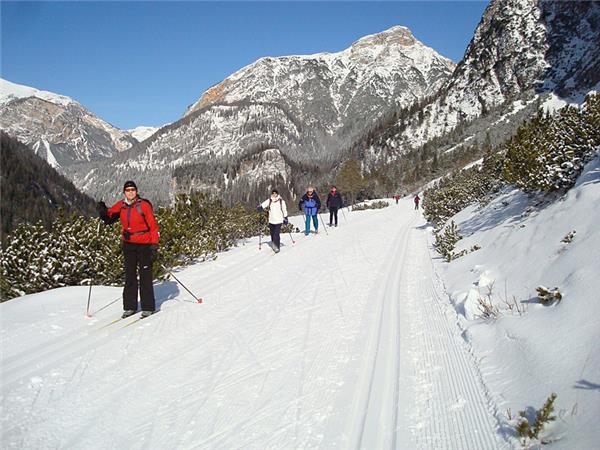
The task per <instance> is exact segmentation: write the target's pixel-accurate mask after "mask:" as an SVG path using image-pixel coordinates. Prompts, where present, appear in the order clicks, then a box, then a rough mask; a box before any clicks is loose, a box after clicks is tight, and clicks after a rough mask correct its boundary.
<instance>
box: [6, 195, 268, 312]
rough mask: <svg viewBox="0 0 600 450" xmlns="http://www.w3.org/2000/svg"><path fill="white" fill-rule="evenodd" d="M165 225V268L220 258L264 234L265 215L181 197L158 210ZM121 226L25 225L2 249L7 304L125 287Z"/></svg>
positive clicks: (76, 220) (158, 267) (84, 221)
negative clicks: (65, 291) (80, 288)
mask: <svg viewBox="0 0 600 450" xmlns="http://www.w3.org/2000/svg"><path fill="white" fill-rule="evenodd" d="M155 216H156V220H157V222H158V224H159V227H160V236H161V237H160V248H159V254H158V255H159V258H158V261H157V263H156V264H155V267H154V268H155V272H154V273H155V275H156V276H157V278H162V277H163V276H164V275H165V272H164V269H163V267H167V268H172V267H174V266H177V265H182V264H188V263H190V262H191V261H193V260H195V259H208V258H214V257H215V255H216V253H217V252H219V251H223V250H225V249H227V248H229V247H231V246H233V245H235V244H236V242H237V241H238V240H239V239H242V238H244V237H249V236H255V235H256V234H258V232H259V230H260V229H261V227H262V222H261V220H262V219H261V217H260V215H259V214H257V213H256V212H253V211H252V212H248V211H246V210H245V209H244V208H242V207H241V206H235V207H233V208H225V207H224V206H223V205H222V204H221V202H220V201H217V200H213V199H211V198H209V197H208V196H206V195H203V194H191V195H181V196H178V197H177V199H176V202H175V204H174V206H173V207H171V208H158V209H157V210H156V211H155ZM120 229H121V227H120V224H119V223H117V224H114V225H112V226H105V225H103V224H101V222H100V221H99V220H98V219H89V218H85V217H81V216H70V217H67V216H64V215H59V217H58V218H57V219H56V220H55V221H54V222H53V223H52V226H51V228H50V229H48V230H46V229H45V228H44V227H43V226H42V225H41V223H40V224H37V225H29V224H22V225H20V226H19V227H17V229H15V230H14V232H13V233H11V234H10V235H9V236H8V238H7V241H6V244H5V245H4V247H3V248H2V249H1V250H0V293H1V295H2V300H3V301H4V300H8V299H10V298H13V297H17V296H20V295H24V294H30V293H34V292H39V291H43V290H47V289H52V288H56V287H62V286H72V285H78V284H86V285H87V284H88V283H90V282H91V283H94V284H106V285H111V284H122V282H123V255H122V250H121V238H120Z"/></svg>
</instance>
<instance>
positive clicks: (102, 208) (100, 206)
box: [96, 202, 108, 217]
mask: <svg viewBox="0 0 600 450" xmlns="http://www.w3.org/2000/svg"><path fill="white" fill-rule="evenodd" d="M96 211H98V215H99V216H100V217H104V216H108V208H107V207H106V203H104V202H98V203H96Z"/></svg>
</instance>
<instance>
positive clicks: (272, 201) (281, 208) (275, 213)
mask: <svg viewBox="0 0 600 450" xmlns="http://www.w3.org/2000/svg"><path fill="white" fill-rule="evenodd" d="M256 209H257V210H258V211H264V210H268V211H269V231H270V232H271V243H272V248H273V251H274V252H275V253H279V246H280V239H279V233H280V231H281V225H282V224H284V225H287V223H288V217H287V215H288V212H287V206H286V204H285V201H284V200H283V199H282V198H281V197H280V196H279V192H278V191H277V189H273V190H272V191H271V198H268V199H267V200H265V201H264V202H262V203H261V204H260V205H258V206H257V207H256Z"/></svg>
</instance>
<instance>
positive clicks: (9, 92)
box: [0, 78, 75, 106]
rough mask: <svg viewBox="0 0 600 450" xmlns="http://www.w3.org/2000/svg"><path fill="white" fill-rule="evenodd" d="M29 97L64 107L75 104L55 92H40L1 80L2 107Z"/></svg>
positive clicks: (0, 97)
mask: <svg viewBox="0 0 600 450" xmlns="http://www.w3.org/2000/svg"><path fill="white" fill-rule="evenodd" d="M29 97H36V98H39V99H42V100H46V101H48V102H50V103H56V104H57V105H62V106H69V105H70V104H72V103H75V102H74V100H73V99H72V98H70V97H66V96H64V95H59V94H55V93H53V92H48V91H40V90H39V89H35V88H32V87H29V86H23V85H20V84H16V83H11V82H10V81H8V80H4V79H2V78H0V105H6V104H7V103H10V102H12V101H13V100H17V99H23V98H29Z"/></svg>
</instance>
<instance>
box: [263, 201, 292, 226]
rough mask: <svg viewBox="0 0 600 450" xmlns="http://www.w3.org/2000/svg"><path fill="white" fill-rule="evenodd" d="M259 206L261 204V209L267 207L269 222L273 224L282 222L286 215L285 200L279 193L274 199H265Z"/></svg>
mask: <svg viewBox="0 0 600 450" xmlns="http://www.w3.org/2000/svg"><path fill="white" fill-rule="evenodd" d="M269 203H270V206H269ZM260 206H262V207H263V209H267V208H269V223H272V224H273V225H277V224H279V223H283V218H284V217H287V215H288V213H287V206H286V205H285V201H283V199H282V198H281V197H280V196H279V195H278V196H277V198H275V199H271V198H268V199H266V200H265V201H264V202H262V203H261V204H260Z"/></svg>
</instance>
